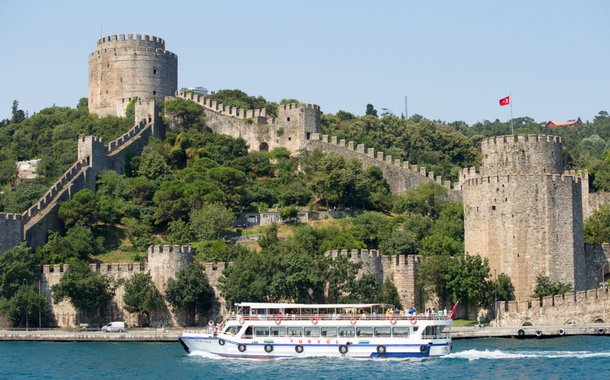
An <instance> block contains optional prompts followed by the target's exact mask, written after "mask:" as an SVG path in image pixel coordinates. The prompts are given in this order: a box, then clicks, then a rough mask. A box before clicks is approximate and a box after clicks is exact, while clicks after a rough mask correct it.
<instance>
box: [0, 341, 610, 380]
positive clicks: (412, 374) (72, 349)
mask: <svg viewBox="0 0 610 380" xmlns="http://www.w3.org/2000/svg"><path fill="white" fill-rule="evenodd" d="M453 348H454V349H453V351H452V353H451V354H450V355H449V356H447V357H444V358H432V359H417V360H413V359H410V360H351V359H325V358H313V359H284V360H274V361H257V360H240V359H225V358H215V357H208V356H205V355H202V354H196V353H195V354H187V353H185V352H184V350H183V349H182V346H180V344H179V343H101V342H100V343H44V342H0V379H15V378H20V379H27V378H35V379H71V378H75V379H94V378H95V379H196V378H201V379H308V380H311V379H359V380H360V379H369V378H375V379H396V378H399V379H435V380H441V379H443V380H444V379H461V378H471V379H490V378H491V379H559V378H569V379H607V378H610V375H609V374H608V371H610V338H608V337H596V336H587V337H562V338H556V339H542V340H537V339H528V340H517V339H476V340H457V341H454V344H453Z"/></svg>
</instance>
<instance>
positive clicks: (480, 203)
mask: <svg viewBox="0 0 610 380" xmlns="http://www.w3.org/2000/svg"><path fill="white" fill-rule="evenodd" d="M89 74H90V76H89V110H90V112H92V113H98V114H99V115H118V116H124V114H125V108H126V106H127V104H128V103H129V102H130V101H131V100H133V99H134V98H135V99H136V100H137V102H136V104H135V125H134V127H133V128H132V129H131V130H130V131H128V132H127V133H126V134H125V135H123V136H121V137H120V138H119V139H117V140H115V141H112V142H110V143H109V144H108V145H104V142H103V141H102V139H100V138H97V137H93V136H87V137H80V138H79V139H78V161H77V162H76V163H75V164H74V165H73V166H72V167H71V168H70V169H68V171H66V173H65V174H64V175H63V176H62V177H61V178H60V179H59V180H58V181H57V182H56V183H55V184H54V185H53V186H52V187H51V188H50V189H49V191H48V192H47V193H46V194H45V195H44V196H43V197H42V198H41V199H40V200H39V201H38V202H37V203H36V204H35V205H34V206H32V207H31V208H30V209H29V210H27V211H26V212H24V213H23V214H20V215H13V214H4V213H0V224H1V225H2V227H3V228H2V229H0V254H1V253H2V252H5V251H6V250H8V249H10V248H12V247H14V246H16V245H18V244H20V243H21V242H23V241H25V242H27V244H28V246H30V247H32V248H34V249H35V248H36V247H37V246H40V245H42V244H44V243H45V241H46V237H47V234H48V231H51V230H53V231H58V230H61V228H62V225H61V223H60V221H59V219H58V217H57V210H58V208H59V202H64V201H67V200H69V199H71V197H72V196H73V195H74V194H75V193H76V192H78V191H79V190H82V189H84V188H87V189H90V190H92V191H95V179H96V176H97V174H98V173H99V172H100V171H102V170H115V171H116V172H117V173H123V171H124V165H125V157H126V152H127V151H131V152H133V153H135V154H136V155H139V154H140V153H141V152H142V149H143V147H144V146H145V145H146V143H147V142H148V138H149V137H151V136H153V137H156V138H163V136H164V133H165V130H164V128H165V127H164V125H163V122H162V119H161V118H160V116H159V110H158V107H157V104H156V102H155V101H154V100H152V99H149V98H152V97H155V98H160V99H165V100H170V99H173V98H177V97H179V98H183V99H187V100H189V101H194V102H197V103H199V104H201V105H202V106H203V108H204V117H205V120H206V124H207V125H208V126H209V127H210V128H211V129H212V130H213V131H214V132H215V133H223V134H227V135H230V136H233V137H236V138H237V137H242V138H244V140H245V141H246V143H247V144H248V145H249V146H250V149H251V150H264V151H265V150H271V149H273V148H275V147H285V148H287V149H288V150H290V151H291V152H292V153H296V152H297V151H298V150H299V149H308V150H313V149H316V148H317V149H320V150H321V151H323V152H328V153H331V152H332V153H337V154H341V155H343V156H345V157H346V158H349V157H356V158H358V159H360V160H362V162H363V164H364V166H368V165H374V166H377V167H379V168H381V170H382V171H383V174H384V177H385V178H386V179H387V181H388V183H389V184H390V188H391V191H392V192H393V193H401V192H404V191H407V190H410V189H413V188H415V187H417V186H418V185H420V184H422V183H426V182H432V181H434V182H437V183H439V184H440V185H441V186H444V187H446V188H447V189H448V193H449V197H450V198H451V199H455V200H458V201H462V200H463V201H464V207H465V228H466V231H465V239H466V243H465V244H466V251H467V252H468V253H469V254H479V255H481V256H482V257H486V258H489V260H490V266H491V269H492V270H494V269H495V270H496V272H497V274H500V273H503V272H504V273H507V274H508V275H509V276H510V277H511V278H512V280H513V284H514V285H515V288H516V291H517V297H518V299H519V300H520V301H521V300H524V299H526V298H527V297H528V296H529V294H531V291H532V289H533V281H534V279H535V277H536V275H537V274H538V273H540V272H542V273H545V274H546V275H547V276H549V277H551V279H553V280H559V281H562V282H569V283H571V284H573V285H574V287H575V290H576V292H577V293H575V294H576V295H574V293H573V294H572V296H573V297H574V302H579V300H580V299H581V298H582V292H583V291H586V290H587V289H592V288H595V287H596V284H597V282H599V281H600V280H601V279H606V278H608V258H609V257H610V246H609V245H607V244H604V245H603V246H602V245H598V244H596V245H589V244H584V243H583V231H582V226H583V219H584V218H586V217H588V216H589V215H591V213H592V212H593V210H594V209H596V208H598V207H599V205H601V204H603V203H606V202H607V201H608V200H609V199H610V197H609V196H608V194H605V193H601V194H597V193H591V192H590V190H589V178H588V174H587V172H586V171H585V172H584V174H583V173H582V172H578V173H575V172H573V171H572V172H570V173H564V171H563V158H562V147H561V139H560V138H558V137H553V136H544V135H540V136H536V135H528V136H525V135H519V136H518V138H517V140H516V141H513V140H515V138H514V137H513V136H500V137H492V138H489V139H486V140H484V141H483V143H482V150H483V157H484V159H483V161H484V165H483V167H482V168H481V169H480V172H477V171H476V170H475V169H474V168H469V169H463V170H461V171H460V179H459V182H457V183H451V182H450V181H443V180H442V178H441V177H440V176H435V175H434V173H432V172H427V171H426V168H425V167H418V166H417V165H412V164H410V163H409V162H406V161H405V162H401V161H400V160H398V159H393V158H392V157H391V156H385V155H384V153H383V152H375V150H374V149H372V148H369V149H367V148H366V147H365V146H364V145H363V144H356V143H355V142H353V141H349V142H346V141H345V140H340V141H337V138H336V137H331V138H330V139H329V136H327V135H324V136H320V131H321V127H320V107H319V106H317V105H314V104H303V103H299V104H291V105H285V106H281V107H280V108H279V110H278V116H277V118H275V119H274V118H271V117H268V115H267V113H266V110H264V109H262V110H241V109H235V108H231V107H225V106H224V105H222V104H217V102H212V101H209V100H206V99H205V98H203V97H201V96H198V95H194V94H190V93H182V92H178V91H177V56H176V55H175V54H173V53H171V52H168V51H166V50H165V42H164V41H163V40H162V39H160V38H158V37H154V36H153V37H149V36H146V35H145V36H144V38H143V39H142V37H141V36H140V35H136V38H135V39H134V38H133V36H132V35H128V37H127V38H125V36H124V35H120V36H119V37H117V36H116V35H114V36H110V37H105V38H102V39H101V40H99V41H98V48H97V50H96V52H94V53H92V54H91V56H90V58H89ZM187 251H188V252H189V253H187ZM189 254H190V249H188V248H186V247H173V248H169V246H163V247H162V248H160V247H151V248H150V249H149V257H148V263H147V264H144V265H140V264H110V265H108V264H106V265H100V266H99V267H98V266H97V265H95V264H93V265H92V267H95V268H94V269H95V270H99V271H100V272H101V273H104V274H107V275H111V276H113V277H115V278H127V277H129V276H131V275H133V273H137V272H138V271H148V270H150V271H151V275H152V276H153V280H154V282H155V284H156V285H157V287H158V288H159V289H160V290H162V289H163V288H164V284H165V283H166V281H167V279H168V278H170V277H172V276H175V273H176V271H177V270H179V269H180V268H182V267H184V265H186V264H185V263H188V262H189V260H190V261H192V255H191V257H190V259H189V258H188V255H189ZM327 254H329V255H333V256H337V255H340V254H341V255H350V260H352V261H363V263H364V266H363V269H362V270H361V273H360V274H364V273H372V274H375V275H376V277H377V279H378V281H379V282H382V281H386V280H387V279H389V278H393V282H394V284H395V285H396V287H397V289H398V292H399V294H401V299H402V300H403V301H404V302H405V305H404V306H406V307H412V306H415V307H416V308H417V309H418V310H422V309H423V306H424V305H423V297H422V291H421V290H420V289H419V288H418V287H417V284H416V282H417V267H418V265H419V264H420V263H421V257H419V256H408V257H406V258H405V257H403V256H400V257H391V258H388V257H385V256H382V255H379V252H378V251H375V250H371V251H366V250H363V251H362V252H358V251H352V252H349V253H348V252H347V251H341V252H338V251H332V252H328V253H327ZM228 265H230V263H226V264H225V263H217V264H213V263H206V264H204V268H205V269H202V270H205V273H206V274H207V275H208V278H209V280H210V284H211V285H212V286H213V287H214V289H215V290H216V286H217V279H218V277H219V276H220V274H221V273H222V269H224V267H226V266H228ZM66 268H67V266H66V265H64V266H63V270H62V268H61V267H60V266H56V267H55V268H53V270H51V269H50V268H48V267H46V268H43V272H42V280H43V281H42V283H41V285H40V286H41V291H45V289H46V293H45V294H47V296H48V297H49V299H50V291H49V289H50V286H51V285H53V284H54V283H56V282H57V281H59V278H60V277H61V276H62V275H63V273H64V272H65V270H66ZM214 268H217V269H214ZM589 293H591V291H589ZM589 293H587V295H589ZM216 294H218V293H217V292H216ZM596 294H597V293H596ZM591 295H592V293H591ZM566 297H567V299H569V298H570V297H571V296H570V295H567V296H566ZM579 297H580V298H579ZM403 298H404V299H403ZM555 298H557V297H555ZM602 300H605V298H603V296H601V295H600V297H598V298H591V297H588V298H587V304H588V305H589V304H595V305H596V304H597V303H596V302H598V301H599V302H601V301H602ZM521 302H528V301H521ZM548 302H549V301H548V300H545V302H544V307H539V308H537V309H536V310H535V311H532V310H529V311H527V310H526V311H523V309H524V307H523V305H521V303H519V305H520V306H519V307H517V303H516V302H513V303H510V302H509V303H504V304H502V305H503V309H502V312H501V313H500V314H501V315H502V316H504V317H505V320H506V321H511V322H510V323H518V322H516V321H520V320H522V319H523V318H526V319H527V320H534V319H535V318H536V317H534V316H532V313H538V311H540V310H542V311H543V312H544V310H547V312H548V310H549V309H548V308H555V307H556V306H555V305H549V304H548ZM551 302H552V303H555V304H558V306H557V307H559V308H561V305H568V304H569V305H572V303H571V302H572V301H571V300H567V301H565V302H564V303H561V302H560V303H558V300H555V299H553V300H551ZM528 304H529V302H528ZM532 304H534V305H535V303H532ZM538 304H539V302H538ZM121 305H122V293H121V290H120V289H119V291H118V292H117V296H116V297H115V300H114V301H113V302H112V303H111V305H110V306H109V309H108V310H107V311H106V313H107V314H106V315H107V317H108V318H109V319H113V320H117V319H126V320H127V321H128V322H129V321H133V318H135V316H130V315H125V312H124V311H123V309H122V308H121ZM219 305H220V306H222V305H224V300H222V299H221V298H219V299H218V303H217V308H216V309H215V310H213V311H212V313H217V312H218V310H219V308H218V307H219ZM70 308H71V306H70V305H69V304H65V303H62V304H59V305H53V313H54V315H55V318H56V322H57V323H58V324H59V325H61V326H65V325H73V324H75V323H77V320H78V316H77V315H76V313H74V310H73V309H70ZM517 310H518V312H517ZM553 310H554V309H553ZM510 313H513V314H510ZM518 313H521V314H518ZM528 313H529V314H528ZM517 314H518V315H517ZM526 314H527V315H526ZM543 314H544V313H543ZM543 314H540V313H538V314H536V315H543ZM523 315H526V316H525V317H523ZM519 318H521V319H519ZM577 318H580V319H582V320H583V321H585V322H590V320H588V319H591V318H592V317H591V315H590V314H589V313H584V314H581V315H580V316H578V317H577ZM182 319H183V316H182V317H181V316H176V315H173V314H172V313H171V312H170V311H169V310H168V309H167V307H166V308H165V309H164V310H161V311H158V312H155V314H154V315H153V320H154V322H153V324H157V325H166V324H168V323H172V324H176V323H178V322H180V320H182Z"/></svg>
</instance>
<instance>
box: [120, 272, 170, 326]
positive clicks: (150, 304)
mask: <svg viewBox="0 0 610 380" xmlns="http://www.w3.org/2000/svg"><path fill="white" fill-rule="evenodd" d="M124 286H125V293H124V294H123V302H124V303H125V306H123V308H124V309H125V310H127V311H128V312H130V313H142V314H144V315H145V316H146V318H147V319H150V312H151V311H152V310H154V309H157V308H159V307H160V306H161V305H162V304H163V296H162V295H161V293H159V290H158V289H157V288H156V287H155V284H154V283H153V282H152V276H151V275H150V272H147V273H135V274H134V275H133V276H132V277H130V278H129V279H127V280H126V281H125V285H124Z"/></svg>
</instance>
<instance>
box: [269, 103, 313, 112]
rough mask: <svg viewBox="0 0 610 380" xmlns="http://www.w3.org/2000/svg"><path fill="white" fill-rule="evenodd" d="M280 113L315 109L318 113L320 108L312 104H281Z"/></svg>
mask: <svg viewBox="0 0 610 380" xmlns="http://www.w3.org/2000/svg"><path fill="white" fill-rule="evenodd" d="M277 109H278V111H280V110H281V111H288V110H295V109H313V110H316V111H320V106H319V105H317V104H312V103H290V104H281V105H279V106H278V108H277Z"/></svg>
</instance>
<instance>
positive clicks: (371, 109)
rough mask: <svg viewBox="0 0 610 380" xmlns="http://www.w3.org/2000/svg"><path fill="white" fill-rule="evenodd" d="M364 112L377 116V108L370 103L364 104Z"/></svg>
mask: <svg viewBox="0 0 610 380" xmlns="http://www.w3.org/2000/svg"><path fill="white" fill-rule="evenodd" d="M365 114H366V115H370V116H375V117H377V110H376V109H375V107H374V106H373V105H372V104H370V103H369V104H367V105H366V113H365Z"/></svg>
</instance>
